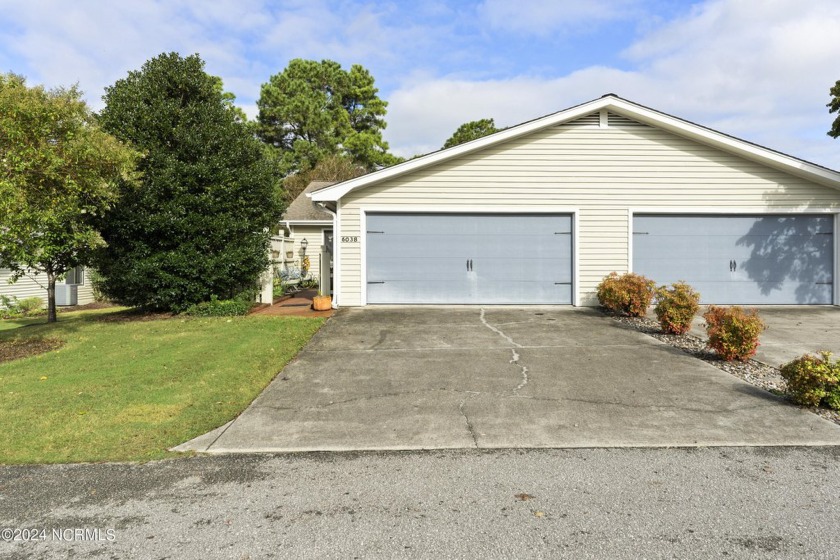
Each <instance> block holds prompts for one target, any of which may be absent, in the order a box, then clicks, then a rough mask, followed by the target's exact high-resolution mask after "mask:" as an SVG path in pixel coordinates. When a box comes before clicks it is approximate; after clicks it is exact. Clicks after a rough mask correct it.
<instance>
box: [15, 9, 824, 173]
mask: <svg viewBox="0 0 840 560" xmlns="http://www.w3.org/2000/svg"><path fill="white" fill-rule="evenodd" d="M0 14H2V15H0V71H1V72H7V71H12V72H15V73H18V74H23V75H24V76H26V77H27V79H28V82H29V83H30V84H33V85H34V84H44V85H46V86H48V87H55V86H67V85H71V84H74V83H78V84H79V86H80V87H81V89H82V90H83V91H84V92H85V97H86V99H87V100H88V102H89V103H90V105H91V106H92V107H93V108H94V109H95V110H96V109H100V108H101V107H102V99H101V98H102V95H103V93H104V89H105V87H107V86H109V85H111V84H113V83H114V82H116V81H117V80H119V79H121V78H124V77H125V76H126V75H127V74H128V72H129V71H132V70H137V69H139V68H140V67H141V66H142V65H143V63H144V62H145V61H146V60H148V59H150V58H152V57H154V56H156V55H158V54H160V53H162V52H170V51H177V52H179V53H181V54H182V55H184V56H186V55H190V54H195V53H198V54H199V55H200V56H201V57H202V58H203V59H204V60H205V61H206V70H207V71H208V72H209V73H211V74H214V75H217V76H220V77H221V78H222V79H223V81H224V84H225V89H226V90H228V91H231V92H232V93H234V94H235V95H236V98H237V99H236V103H237V105H239V106H240V107H242V108H243V109H244V110H245V112H246V113H247V114H248V115H249V116H251V117H255V116H256V112H257V110H256V101H257V99H258V98H259V93H260V86H261V85H262V84H263V83H265V82H267V81H268V79H269V77H270V76H271V75H273V74H277V73H279V72H282V70H283V69H284V68H285V67H286V65H287V64H288V62H289V61H290V60H291V59H294V58H307V59H314V60H323V59H330V60H334V61H337V62H339V63H341V65H342V66H344V67H345V68H348V69H349V67H350V66H351V65H352V64H361V65H362V66H364V67H365V68H367V69H368V70H370V71H371V73H372V74H373V76H374V78H375V79H376V85H377V87H378V88H379V95H380V97H382V98H383V99H384V100H386V101H387V102H388V114H387V116H386V120H387V122H388V127H387V129H386V130H385V133H384V136H385V139H386V140H387V141H388V142H389V144H390V147H391V151H392V152H393V153H396V154H398V155H401V156H404V157H410V156H413V155H417V154H422V153H427V152H430V151H433V150H436V149H439V148H440V147H441V146H442V145H443V143H444V141H445V140H446V139H447V138H448V137H449V136H450V135H451V134H452V133H453V132H454V131H455V129H456V128H457V127H458V126H459V125H460V124H462V123H464V122H467V121H471V120H477V119H481V118H493V119H495V121H496V125H497V126H511V125H515V124H518V123H521V122H524V121H527V120H531V119H533V118H536V117H540V116H543V115H546V114H550V113H554V112H556V111H560V110H562V109H565V108H568V107H571V106H574V105H577V104H580V103H583V102H585V101H589V100H591V99H595V98H597V97H600V96H601V95H604V94H606V93H615V94H617V95H620V96H621V97H624V98H626V99H629V100H631V101H635V102H637V103H641V104H642V105H646V106H648V107H651V108H653V109H656V110H659V111H663V112H666V113H669V114H671V115H674V116H677V117H680V118H684V119H687V120H690V121H693V122H696V123H698V124H702V125H704V126H708V127H711V128H713V129H716V130H719V131H721V132H724V133H727V134H730V135H733V136H736V137H739V138H743V139H745V140H749V141H751V142H755V143H758V144H761V145H763V146H766V147H769V148H773V149H775V150H779V151H782V152H785V153H788V154H790V155H793V156H796V157H798V158H801V159H805V160H807V161H811V162H813V163H817V164H820V165H824V166H826V167H830V168H833V169H840V139H838V140H834V139H832V138H830V137H829V136H827V135H826V132H827V131H828V129H829V128H830V126H831V122H832V121H833V119H834V118H835V115H831V114H829V113H828V109H827V108H826V104H827V103H828V101H829V100H830V96H829V89H830V88H831V86H833V85H834V83H835V82H836V81H837V80H840V1H838V0H698V1H689V0H475V1H472V0H462V1H454V0H450V1H441V0H410V1H404V0H393V1H378V0H372V1H364V0H286V1H272V0H119V1H114V0H101V1H100V0H74V1H72V2H69V1H67V0H0Z"/></svg>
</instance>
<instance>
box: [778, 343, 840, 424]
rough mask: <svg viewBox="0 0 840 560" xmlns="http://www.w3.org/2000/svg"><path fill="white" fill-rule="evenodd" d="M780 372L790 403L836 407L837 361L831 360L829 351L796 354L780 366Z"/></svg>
mask: <svg viewBox="0 0 840 560" xmlns="http://www.w3.org/2000/svg"><path fill="white" fill-rule="evenodd" d="M781 373H782V377H783V378H784V380H785V382H787V389H786V392H787V394H788V395H790V398H791V399H793V402H795V403H797V404H804V405H806V406H819V405H820V404H824V405H826V406H828V407H829V408H832V409H834V410H840V361H835V362H834V363H832V362H831V352H827V351H822V352H820V353H819V356H813V355H811V354H805V355H804V356H800V357H799V358H796V359H795V360H793V361H791V362H788V363H786V364H785V365H783V366H782V367H781Z"/></svg>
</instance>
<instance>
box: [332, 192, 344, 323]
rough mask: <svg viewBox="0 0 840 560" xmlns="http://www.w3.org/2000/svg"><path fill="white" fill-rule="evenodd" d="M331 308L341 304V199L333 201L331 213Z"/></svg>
mask: <svg viewBox="0 0 840 560" xmlns="http://www.w3.org/2000/svg"><path fill="white" fill-rule="evenodd" d="M333 216H335V218H333V220H334V221H335V223H334V224H333V263H334V266H333V304H332V306H333V308H334V309H335V308H338V307H339V306H340V305H341V266H342V263H341V242H340V239H341V201H340V200H339V201H337V202H336V203H335V212H334V213H333Z"/></svg>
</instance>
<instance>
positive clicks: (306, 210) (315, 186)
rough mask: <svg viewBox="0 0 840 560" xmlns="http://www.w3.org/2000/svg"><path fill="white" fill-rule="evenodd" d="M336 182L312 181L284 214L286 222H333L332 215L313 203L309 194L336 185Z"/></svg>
mask: <svg viewBox="0 0 840 560" xmlns="http://www.w3.org/2000/svg"><path fill="white" fill-rule="evenodd" d="M334 184H335V181H312V182H311V183H309V184H308V185H306V188H305V189H303V192H302V193H300V194H299V195H298V196H297V198H295V199H294V200H293V201H292V203H291V204H289V207H288V208H286V211H285V212H284V213H283V218H282V220H283V221H284V222H310V221H315V222H332V219H333V217H332V214H330V213H329V212H327V211H326V210H324V209H323V208H321V207H320V206H318V205H317V204H315V203H314V202H312V199H310V198H309V196H308V195H309V193H311V192H313V191H316V190H319V189H323V188H326V187H329V186H331V185H334Z"/></svg>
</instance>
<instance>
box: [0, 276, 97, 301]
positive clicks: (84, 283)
mask: <svg viewBox="0 0 840 560" xmlns="http://www.w3.org/2000/svg"><path fill="white" fill-rule="evenodd" d="M88 276H89V275H88V274H87V271H86V270H85V268H84V267H81V266H79V267H76V268H74V269H71V270H70V272H68V273H67V274H66V275H65V277H64V279H63V280H58V281H56V283H55V303H56V305H61V306H64V305H84V304H86V303H92V302H93V299H94V298H93V286H92V285H91V282H90V278H88ZM11 277H12V271H11V270H9V269H8V268H0V296H6V297H8V298H10V299H11V298H17V299H19V300H21V299H26V298H31V297H37V298H40V299H41V300H42V301H43V302H44V307H46V305H47V287H46V286H47V278H46V276H45V275H44V274H37V275H36V274H32V273H27V274H25V275H24V276H22V277H20V278H19V279H18V281H17V282H15V283H14V284H10V283H9V279H10V278H11Z"/></svg>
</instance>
